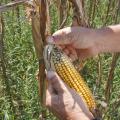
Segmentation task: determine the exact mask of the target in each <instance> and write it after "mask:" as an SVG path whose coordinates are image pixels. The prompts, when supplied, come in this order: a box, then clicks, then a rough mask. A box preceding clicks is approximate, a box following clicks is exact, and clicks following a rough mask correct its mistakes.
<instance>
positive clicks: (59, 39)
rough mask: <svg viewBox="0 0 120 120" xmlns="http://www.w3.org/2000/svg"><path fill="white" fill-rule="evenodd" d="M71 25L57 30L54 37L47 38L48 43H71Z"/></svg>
mask: <svg viewBox="0 0 120 120" xmlns="http://www.w3.org/2000/svg"><path fill="white" fill-rule="evenodd" d="M70 32H71V27H67V28H64V29H61V30H58V31H56V32H55V33H54V34H53V35H52V37H50V38H48V39H47V42H48V43H53V44H59V45H67V44H71V39H72V38H71V37H70V34H69V33H70Z"/></svg>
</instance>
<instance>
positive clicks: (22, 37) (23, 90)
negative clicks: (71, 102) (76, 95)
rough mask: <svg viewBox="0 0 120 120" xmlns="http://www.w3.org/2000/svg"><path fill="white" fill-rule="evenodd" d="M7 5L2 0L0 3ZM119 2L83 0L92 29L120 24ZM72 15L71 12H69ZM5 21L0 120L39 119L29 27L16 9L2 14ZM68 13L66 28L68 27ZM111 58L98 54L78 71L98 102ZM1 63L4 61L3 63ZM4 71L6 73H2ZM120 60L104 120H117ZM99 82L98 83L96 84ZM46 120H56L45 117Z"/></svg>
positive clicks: (55, 16)
mask: <svg viewBox="0 0 120 120" xmlns="http://www.w3.org/2000/svg"><path fill="white" fill-rule="evenodd" d="M7 2H10V1H8V0H2V2H1V3H2V4H3V3H7ZM119 9H120V2H119V0H85V12H86V14H87V16H88V18H89V23H90V26H91V27H94V28H100V27H103V26H107V25H111V24H116V23H120V11H119ZM71 13H72V10H71ZM2 16H3V22H4V52H3V56H4V59H0V60H1V61H0V64H1V66H0V119H3V118H4V119H5V120H14V119H15V120H38V118H39V113H40V112H41V110H42V108H41V107H40V104H39V97H38V81H37V80H36V78H35V77H36V75H35V74H36V71H37V69H38V61H37V58H36V55H35V49H34V45H33V41H32V32H31V24H29V22H28V20H27V19H26V14H25V8H24V7H23V6H19V7H17V8H15V9H13V10H11V11H7V12H4V13H2ZM50 16H51V26H52V28H51V29H52V30H51V31H52V32H54V31H56V30H57V29H58V27H59V26H58V22H59V20H58V9H57V7H56V1H53V2H51V5H50ZM71 21H72V16H71V14H69V17H68V19H67V23H66V26H70V23H71ZM112 58H113V55H111V54H101V55H99V56H96V57H94V58H91V59H89V60H87V61H86V62H85V66H84V68H83V70H82V71H81V72H82V74H83V76H84V78H85V79H86V80H87V82H88V84H89V86H90V88H91V89H92V90H93V92H94V95H95V96H96V98H97V99H99V102H101V101H106V96H105V91H106V82H107V80H108V75H109V71H110V69H111V62H112ZM2 60H4V62H2ZM3 67H4V68H5V71H4V70H3ZM119 68H120V58H118V60H117V65H116V68H115V71H114V77H113V83H111V84H112V91H111V94H110V98H109V101H108V107H107V108H106V109H102V111H103V116H104V119H105V120H120V114H119V113H120V74H119V73H120V69H119ZM98 82H99V83H100V84H98ZM47 119H48V120H53V119H55V118H54V117H53V116H52V115H51V114H49V113H48V114H47Z"/></svg>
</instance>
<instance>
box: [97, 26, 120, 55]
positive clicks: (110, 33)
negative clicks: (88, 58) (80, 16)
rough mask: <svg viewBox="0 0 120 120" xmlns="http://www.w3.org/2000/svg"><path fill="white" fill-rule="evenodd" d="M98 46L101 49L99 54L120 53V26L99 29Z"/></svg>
mask: <svg viewBox="0 0 120 120" xmlns="http://www.w3.org/2000/svg"><path fill="white" fill-rule="evenodd" d="M96 46H97V47H98V49H99V53H103V52H110V53H112V52H120V25H114V26H108V27H105V28H101V29H98V30H97V35H96Z"/></svg>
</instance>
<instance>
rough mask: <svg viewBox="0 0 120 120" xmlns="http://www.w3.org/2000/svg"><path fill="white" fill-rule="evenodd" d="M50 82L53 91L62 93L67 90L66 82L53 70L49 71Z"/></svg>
mask: <svg viewBox="0 0 120 120" xmlns="http://www.w3.org/2000/svg"><path fill="white" fill-rule="evenodd" d="M47 79H48V83H49V85H50V86H51V89H52V90H51V91H52V92H54V93H56V94H60V93H63V92H64V91H66V90H67V89H66V85H65V83H64V82H63V81H62V80H61V79H60V77H59V76H58V75H57V74H56V73H55V72H53V71H48V72H47Z"/></svg>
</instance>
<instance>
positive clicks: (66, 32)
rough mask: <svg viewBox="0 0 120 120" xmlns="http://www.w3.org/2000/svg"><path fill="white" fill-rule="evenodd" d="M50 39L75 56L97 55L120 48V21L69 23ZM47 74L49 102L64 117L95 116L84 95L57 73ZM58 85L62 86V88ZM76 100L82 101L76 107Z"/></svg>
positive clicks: (63, 119)
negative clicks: (96, 25) (97, 25)
mask: <svg viewBox="0 0 120 120" xmlns="http://www.w3.org/2000/svg"><path fill="white" fill-rule="evenodd" d="M48 42H50V43H54V44H57V45H59V46H60V47H61V48H62V49H63V51H65V52H66V54H67V55H68V56H70V57H71V58H72V59H74V60H75V59H77V58H80V59H85V58H89V57H93V56H95V55H97V54H98V53H106V52H109V53H113V52H120V25H114V26H108V27H105V28H100V29H90V28H82V27H68V28H64V29H62V30H59V31H57V32H55V33H54V34H53V36H52V37H49V39H48ZM52 76H54V77H52ZM47 77H48V81H49V85H48V90H47V98H46V105H47V106H48V108H49V109H50V110H51V111H53V113H55V115H56V116H58V117H59V118H60V120H83V119H84V120H91V119H93V116H92V115H91V113H90V112H89V111H88V108H87V107H86V105H85V103H83V102H82V98H81V97H80V96H79V95H78V94H77V93H76V92H75V91H74V92H73V90H72V89H70V88H68V86H67V85H65V83H63V82H62V81H61V79H60V78H59V76H58V75H57V74H56V73H52V72H48V73H47ZM54 82H55V84H53V83H54ZM56 86H60V87H59V89H58V88H57V87H56ZM66 88H67V89H66ZM51 91H52V92H51ZM56 91H57V94H56ZM61 91H62V92H61ZM71 95H72V97H71ZM61 96H62V97H61ZM75 96H77V97H75ZM53 98H54V99H53ZM73 101H76V102H77V103H79V104H77V105H75V106H74V107H72V105H73V104H72V103H73ZM58 102H59V103H58ZM81 105H82V106H81ZM83 106H84V107H83Z"/></svg>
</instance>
